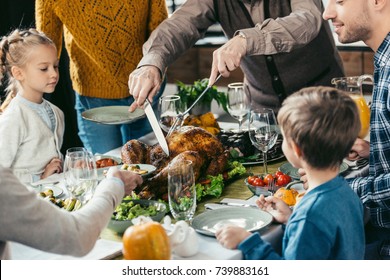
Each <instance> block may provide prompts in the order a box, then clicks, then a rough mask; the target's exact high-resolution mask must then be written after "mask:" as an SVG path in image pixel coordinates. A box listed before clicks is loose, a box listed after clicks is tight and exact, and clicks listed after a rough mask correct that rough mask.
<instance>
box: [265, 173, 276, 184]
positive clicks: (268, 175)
mask: <svg viewBox="0 0 390 280" xmlns="http://www.w3.org/2000/svg"><path fill="white" fill-rule="evenodd" d="M273 180H275V178H274V176H272V174H267V175H265V177H264V178H263V181H264V184H266V185H269V184H270V183H271V182H272V181H273Z"/></svg>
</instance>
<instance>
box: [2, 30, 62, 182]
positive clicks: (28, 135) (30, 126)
mask: <svg viewBox="0 0 390 280" xmlns="http://www.w3.org/2000/svg"><path fill="white" fill-rule="evenodd" d="M3 78H5V79H3ZM58 78H59V75H58V58H57V50H56V47H55V45H54V44H53V42H52V41H51V40H50V39H49V38H48V37H47V36H46V35H45V34H43V33H41V32H38V31H37V30H35V29H29V30H18V29H17V30H15V31H13V32H11V33H10V34H9V35H8V36H4V37H3V38H2V39H1V41H0V82H1V81H3V80H6V81H7V82H8V84H7V89H6V91H7V94H8V97H10V96H14V98H12V99H11V98H7V101H9V104H8V106H2V108H1V109H2V114H1V115H0V158H1V160H0V163H1V165H3V166H4V167H10V168H12V169H13V171H14V173H15V175H16V176H17V177H18V178H19V179H20V180H21V181H22V182H23V183H25V184H28V183H31V182H32V181H36V180H39V179H43V178H45V177H47V176H49V175H51V174H53V173H56V172H61V171H62V167H61V166H62V154H61V152H60V148H61V145H62V140H63V134H64V115H63V113H62V111H61V110H60V109H59V108H58V107H56V106H55V105H53V104H51V103H50V102H48V101H47V100H44V99H43V94H44V93H52V92H53V91H54V89H55V86H56V85H57V82H58ZM3 105H5V104H3ZM4 107H6V108H4Z"/></svg>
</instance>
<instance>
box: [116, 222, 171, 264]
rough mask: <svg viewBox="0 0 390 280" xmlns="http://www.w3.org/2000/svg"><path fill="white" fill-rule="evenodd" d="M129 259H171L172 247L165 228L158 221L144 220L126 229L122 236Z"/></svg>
mask: <svg viewBox="0 0 390 280" xmlns="http://www.w3.org/2000/svg"><path fill="white" fill-rule="evenodd" d="M122 242H123V249H122V252H123V256H124V258H125V259H127V260H169V259H171V247H170V243H169V238H168V235H167V233H166V232H165V229H164V228H163V226H162V225H161V224H160V223H157V222H144V223H140V224H137V225H133V226H131V227H129V228H127V229H126V231H125V233H124V234H123V238H122Z"/></svg>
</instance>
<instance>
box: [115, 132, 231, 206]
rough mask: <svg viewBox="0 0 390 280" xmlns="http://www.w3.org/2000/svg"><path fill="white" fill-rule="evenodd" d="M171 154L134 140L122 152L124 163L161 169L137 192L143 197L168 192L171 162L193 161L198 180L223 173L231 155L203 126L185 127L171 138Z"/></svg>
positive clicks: (156, 146) (151, 196) (168, 141)
mask: <svg viewBox="0 0 390 280" xmlns="http://www.w3.org/2000/svg"><path fill="white" fill-rule="evenodd" d="M166 139H167V143H168V148H169V153H170V156H169V157H168V156H167V155H166V154H165V153H164V152H163V150H162V149H161V147H160V145H159V144H156V145H153V146H149V145H147V144H145V143H143V142H141V141H139V140H130V141H128V142H127V143H126V144H125V145H124V146H123V147H122V151H121V157H122V162H123V163H127V164H137V163H144V164H152V165H154V166H155V167H156V168H157V169H156V171H155V172H154V174H153V175H152V177H149V178H148V179H146V180H144V183H143V184H142V186H141V187H139V188H137V189H136V190H135V191H136V192H137V193H138V194H139V195H140V196H141V197H142V198H155V199H156V198H163V197H164V195H165V194H166V193H167V191H168V188H167V182H168V163H171V165H172V164H180V162H181V161H182V160H185V159H187V160H191V161H192V164H193V169H194V175H195V180H196V181H198V179H200V178H202V177H205V176H206V175H217V174H220V173H222V172H223V171H224V170H225V168H226V164H227V160H228V156H227V153H226V152H225V151H224V148H223V145H222V143H221V142H220V141H219V140H218V139H217V137H215V136H214V135H212V134H211V133H209V132H207V131H206V130H204V129H203V128H200V127H194V126H183V127H181V128H180V129H178V130H176V131H174V132H173V133H172V134H171V135H170V136H168V137H167V138H166Z"/></svg>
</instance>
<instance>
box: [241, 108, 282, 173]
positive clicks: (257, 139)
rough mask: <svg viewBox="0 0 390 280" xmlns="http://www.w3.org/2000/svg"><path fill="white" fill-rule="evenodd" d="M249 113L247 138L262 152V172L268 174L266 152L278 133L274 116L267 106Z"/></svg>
mask: <svg viewBox="0 0 390 280" xmlns="http://www.w3.org/2000/svg"><path fill="white" fill-rule="evenodd" d="M249 114H250V115H249V127H248V131H249V138H250V139H251V142H252V144H253V145H254V146H255V147H256V148H257V149H258V150H260V151H261V152H262V153H263V163H264V174H268V169H267V152H268V151H269V150H270V149H271V148H272V147H273V146H274V145H275V143H276V140H277V139H278V134H279V132H278V131H279V129H278V125H277V122H276V117H275V114H274V111H273V110H272V109H269V108H260V109H254V110H251V111H250V113H249Z"/></svg>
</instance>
